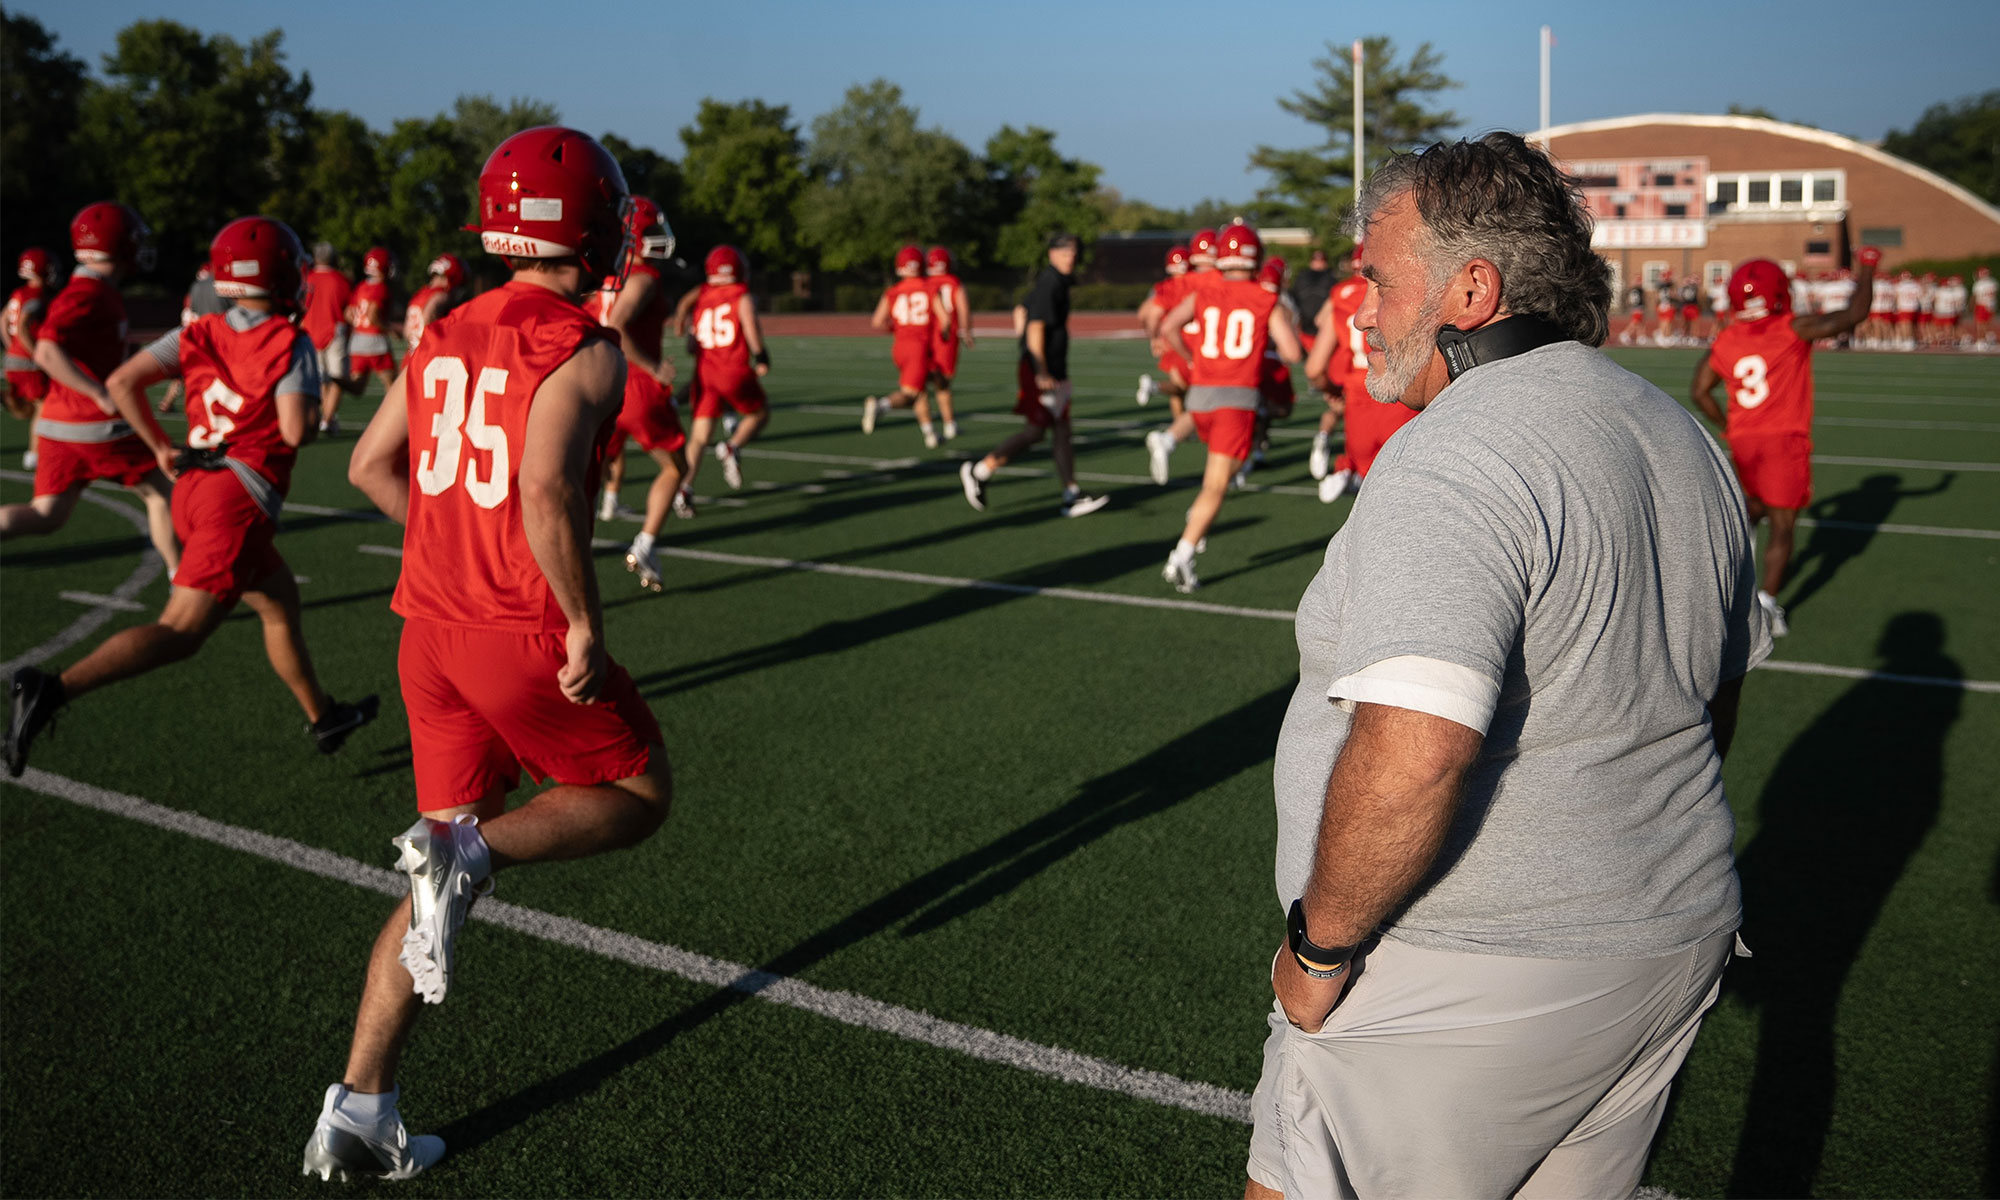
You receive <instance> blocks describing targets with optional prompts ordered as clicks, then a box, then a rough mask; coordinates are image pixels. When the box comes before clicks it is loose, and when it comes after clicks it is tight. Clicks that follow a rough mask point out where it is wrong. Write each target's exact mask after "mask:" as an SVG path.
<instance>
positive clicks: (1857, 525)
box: [1799, 517, 2000, 541]
mask: <svg viewBox="0 0 2000 1200" xmlns="http://www.w3.org/2000/svg"><path fill="white" fill-rule="evenodd" d="M1799 524H1800V525H1802V526H1816V527H1819V528H1823V529H1850V530H1853V531H1854V532H1856V533H1914V534H1922V535H1925V536H1928V537H1956V538H1990V539H1993V540H1995V541H2000V529H1952V528H1949V527H1947V526H1944V525H1871V524H1869V523H1868V522H1866V521H1822V520H1820V519H1818V518H1816V517H1800V518H1799Z"/></svg>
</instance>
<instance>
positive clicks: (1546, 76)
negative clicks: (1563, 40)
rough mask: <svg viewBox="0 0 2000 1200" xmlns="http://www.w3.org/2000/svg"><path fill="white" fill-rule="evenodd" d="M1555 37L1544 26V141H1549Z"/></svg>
mask: <svg viewBox="0 0 2000 1200" xmlns="http://www.w3.org/2000/svg"><path fill="white" fill-rule="evenodd" d="M1554 43H1555V39H1554V38H1553V37H1551V36H1549V27H1548V26H1546V25H1544V26H1542V141H1543V142H1544V143H1546V142H1547V141H1548V133H1549V47H1550V46H1551V45H1553V44H1554Z"/></svg>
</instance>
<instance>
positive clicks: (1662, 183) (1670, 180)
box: [1653, 174, 1680, 187]
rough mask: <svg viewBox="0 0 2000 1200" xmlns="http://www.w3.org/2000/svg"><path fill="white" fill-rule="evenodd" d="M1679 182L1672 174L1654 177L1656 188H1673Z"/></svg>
mask: <svg viewBox="0 0 2000 1200" xmlns="http://www.w3.org/2000/svg"><path fill="white" fill-rule="evenodd" d="M1679 182H1680V180H1679V179H1678V178H1676V177H1675V176H1673V175H1671V174H1668V175H1655V176H1653V186H1654V187H1672V186H1674V185H1675V184H1676V183H1679Z"/></svg>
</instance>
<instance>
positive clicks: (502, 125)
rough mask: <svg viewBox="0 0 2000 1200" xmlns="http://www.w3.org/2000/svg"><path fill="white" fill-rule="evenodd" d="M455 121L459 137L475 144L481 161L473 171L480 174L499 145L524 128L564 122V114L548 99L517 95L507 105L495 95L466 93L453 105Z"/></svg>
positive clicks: (475, 153) (476, 152)
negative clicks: (496, 98) (488, 157)
mask: <svg viewBox="0 0 2000 1200" xmlns="http://www.w3.org/2000/svg"><path fill="white" fill-rule="evenodd" d="M451 122H452V125H453V126H454V127H456V129H457V132H458V136H459V137H461V138H463V139H464V140H465V142H466V144H467V145H469V146H471V147H472V153H473V154H474V155H475V156H476V157H477V158H478V161H477V162H475V163H473V164H472V173H473V174H474V175H475V176H476V175H478V174H479V168H480V167H483V166H485V165H486V156H487V155H489V154H491V153H493V150H494V148H495V147H497V146H498V145H499V144H500V143H501V142H504V141H506V140H507V139H508V138H510V137H513V136H514V135H515V134H517V133H519V132H521V131H522V130H523V129H533V128H534V127H535V126H537V125H560V124H561V123H562V113H561V112H559V111H557V109H556V106H555V105H553V104H550V103H549V102H548V101H546V100H536V99H534V98H532V97H528V96H516V97H514V98H513V99H512V100H509V101H508V102H507V104H506V106H505V107H502V106H501V104H500V102H499V101H497V100H495V99H494V98H493V97H491V96H486V95H471V94H467V95H463V96H460V97H459V98H458V99H457V100H456V101H455V102H454V103H453V104H452V106H451Z"/></svg>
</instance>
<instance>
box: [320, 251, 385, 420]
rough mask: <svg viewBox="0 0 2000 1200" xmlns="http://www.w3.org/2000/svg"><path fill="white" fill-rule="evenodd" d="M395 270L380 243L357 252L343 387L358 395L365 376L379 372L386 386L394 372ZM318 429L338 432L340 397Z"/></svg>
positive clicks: (322, 417) (366, 382) (349, 313)
mask: <svg viewBox="0 0 2000 1200" xmlns="http://www.w3.org/2000/svg"><path fill="white" fill-rule="evenodd" d="M395 274H396V260H395V259H394V257H392V256H391V255H390V253H389V251H388V250H387V249H385V248H383V247H381V246H372V247H370V248H369V250H368V253H366V254H364V255H362V256H361V282H360V283H357V284H355V285H354V294H353V295H352V296H351V297H350V298H349V299H348V301H347V312H346V314H345V316H346V318H347V324H348V328H349V331H350V332H349V333H348V335H347V379H346V380H345V381H344V384H343V390H344V391H345V392H346V393H347V394H348V395H350V396H358V395H360V394H361V392H362V390H363V389H365V388H366V387H367V386H368V376H369V375H371V374H373V375H380V376H381V377H382V385H383V386H384V387H387V386H388V384H389V381H390V380H391V379H393V378H395V376H396V356H395V354H394V353H392V352H391V351H390V349H389V328H388V321H389V280H390V279H391V278H393V277H394V276H395ZM319 428H320V432H321V433H324V434H326V435H327V436H328V437H338V436H339V435H340V397H339V396H338V395H335V396H334V398H333V407H331V408H329V409H327V410H326V411H325V412H324V413H323V414H322V415H321V417H320V427H319Z"/></svg>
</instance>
